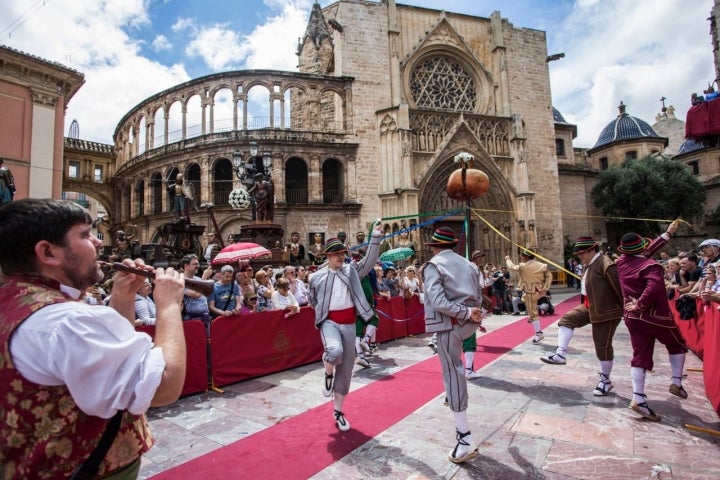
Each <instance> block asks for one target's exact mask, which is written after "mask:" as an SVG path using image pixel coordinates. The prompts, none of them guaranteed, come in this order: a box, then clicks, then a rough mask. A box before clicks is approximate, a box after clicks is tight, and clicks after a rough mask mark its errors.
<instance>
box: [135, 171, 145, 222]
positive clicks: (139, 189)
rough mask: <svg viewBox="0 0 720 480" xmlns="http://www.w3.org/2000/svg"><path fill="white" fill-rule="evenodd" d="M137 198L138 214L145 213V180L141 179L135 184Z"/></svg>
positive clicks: (140, 215)
mask: <svg viewBox="0 0 720 480" xmlns="http://www.w3.org/2000/svg"><path fill="white" fill-rule="evenodd" d="M135 199H136V202H137V205H138V209H137V214H136V215H137V216H138V217H142V216H143V215H145V182H144V181H143V180H140V181H139V182H138V183H137V185H136V186H135Z"/></svg>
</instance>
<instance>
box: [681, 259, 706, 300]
mask: <svg viewBox="0 0 720 480" xmlns="http://www.w3.org/2000/svg"><path fill="white" fill-rule="evenodd" d="M680 269H681V270H680V276H681V278H682V280H681V281H682V282H683V284H684V286H682V285H681V286H680V287H678V288H677V293H679V294H680V295H682V294H684V293H689V292H690V291H692V289H693V287H694V286H695V284H696V283H697V282H698V281H699V280H700V276H701V275H702V269H701V268H700V267H698V258H697V255H695V254H694V253H686V254H684V255H683V256H682V257H680Z"/></svg>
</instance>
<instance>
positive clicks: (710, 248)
mask: <svg viewBox="0 0 720 480" xmlns="http://www.w3.org/2000/svg"><path fill="white" fill-rule="evenodd" d="M698 248H699V249H700V255H701V256H702V258H701V259H700V261H698V267H700V268H701V269H704V268H705V266H706V265H708V264H710V263H717V262H718V261H720V240H718V239H717V238H708V239H707V240H703V241H702V242H700V245H698Z"/></svg>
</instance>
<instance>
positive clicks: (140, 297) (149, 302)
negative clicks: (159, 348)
mask: <svg viewBox="0 0 720 480" xmlns="http://www.w3.org/2000/svg"><path fill="white" fill-rule="evenodd" d="M150 293H152V283H150V279H145V283H143V284H142V286H141V287H140V290H138V292H137V293H136V294H135V325H136V326H140V325H155V319H156V317H157V308H156V307H155V302H154V301H153V299H152V298H150Z"/></svg>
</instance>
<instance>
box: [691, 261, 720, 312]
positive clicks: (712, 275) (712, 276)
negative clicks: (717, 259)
mask: <svg viewBox="0 0 720 480" xmlns="http://www.w3.org/2000/svg"><path fill="white" fill-rule="evenodd" d="M717 269H718V267H717V265H716V264H714V263H711V264H710V265H708V266H707V267H705V277H704V278H702V279H701V280H700V281H699V282H698V286H699V287H698V289H697V293H695V294H693V295H692V296H693V297H695V298H702V299H703V301H704V302H705V303H706V304H709V303H710V302H720V295H718V293H719V292H720V280H719V279H718V274H717Z"/></svg>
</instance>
